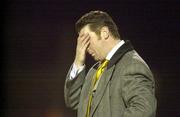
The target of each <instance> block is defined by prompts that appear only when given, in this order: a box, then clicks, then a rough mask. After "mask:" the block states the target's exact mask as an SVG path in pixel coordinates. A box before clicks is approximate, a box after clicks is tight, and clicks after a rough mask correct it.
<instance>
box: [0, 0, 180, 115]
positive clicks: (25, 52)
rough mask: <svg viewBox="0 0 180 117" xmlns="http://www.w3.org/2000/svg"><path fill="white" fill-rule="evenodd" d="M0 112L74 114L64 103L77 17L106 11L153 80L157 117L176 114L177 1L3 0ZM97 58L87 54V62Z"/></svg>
mask: <svg viewBox="0 0 180 117" xmlns="http://www.w3.org/2000/svg"><path fill="white" fill-rule="evenodd" d="M1 6H2V7H1V8H2V11H3V12H2V16H3V21H2V28H3V33H2V36H3V40H2V43H1V47H2V50H3V51H2V52H3V54H2V55H3V56H2V57H1V62H2V74H1V75H2V76H3V77H2V82H1V89H2V90H1V91H2V97H1V102H2V104H1V115H2V117H75V116H76V112H74V111H72V110H71V109H69V108H66V106H65V104H64V94H63V93H64V81H65V76H66V73H67V71H68V69H69V67H70V65H71V64H72V62H73V60H74V55H75V48H76V38H77V34H76V32H75V30H74V24H75V22H76V21H77V20H78V19H79V18H80V16H82V15H84V14H85V13H87V12H89V11H90V10H103V11H106V12H108V13H109V14H110V15H111V16H112V18H113V19H114V21H115V22H116V24H117V25H118V27H119V32H120V34H121V37H122V39H126V40H131V42H132V44H133V45H134V47H135V49H136V50H137V51H138V52H139V54H140V55H141V56H142V57H143V58H144V60H145V61H146V62H147V63H148V65H149V66H150V68H151V69H152V71H153V73H154V76H155V80H156V97H157V100H158V109H157V117H180V82H179V81H180V80H179V79H180V77H179V76H180V75H179V73H180V71H179V68H180V66H179V65H180V59H179V53H180V47H179V46H180V45H179V39H180V31H179V27H180V2H179V1H178V0H177V1H175V0H164V1H163V0H151V1H148V0H139V1H137V0H136V1H135V0H134V1H133V0H119V1H115V0H106V1H105V0H87V1H83V0H6V1H5V0H4V1H3V4H1ZM94 62H95V61H94V60H92V58H90V57H89V56H88V59H87V61H86V63H87V67H88V68H89V67H90V66H91V65H92V64H93V63H94Z"/></svg>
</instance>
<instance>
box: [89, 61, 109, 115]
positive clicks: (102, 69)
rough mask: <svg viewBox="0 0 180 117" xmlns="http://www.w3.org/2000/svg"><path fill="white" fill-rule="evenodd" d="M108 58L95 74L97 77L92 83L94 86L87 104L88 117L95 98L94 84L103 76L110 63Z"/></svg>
mask: <svg viewBox="0 0 180 117" xmlns="http://www.w3.org/2000/svg"><path fill="white" fill-rule="evenodd" d="M108 62H109V61H108V60H105V61H104V62H103V63H102V64H101V65H100V66H99V67H98V69H97V71H96V74H95V78H94V79H93V83H92V86H91V88H92V89H90V96H89V101H88V106H87V111H86V117H89V116H90V110H91V103H92V99H93V95H92V93H93V89H94V86H95V85H96V83H97V81H98V80H99V78H100V77H101V75H102V73H103V71H104V69H105V67H106V66H107V64H108Z"/></svg>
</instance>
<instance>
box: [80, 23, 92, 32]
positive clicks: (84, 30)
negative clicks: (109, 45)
mask: <svg viewBox="0 0 180 117" xmlns="http://www.w3.org/2000/svg"><path fill="white" fill-rule="evenodd" d="M89 32H92V31H90V27H89V25H85V26H84V27H83V28H82V29H81V30H80V32H79V34H83V33H89Z"/></svg>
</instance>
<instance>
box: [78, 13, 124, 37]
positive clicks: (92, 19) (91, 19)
mask: <svg viewBox="0 0 180 117" xmlns="http://www.w3.org/2000/svg"><path fill="white" fill-rule="evenodd" d="M87 24H89V26H90V30H91V31H93V32H95V33H96V34H97V35H100V29H101V28H102V27H103V26H107V27H108V28H109V30H110V32H111V34H112V35H113V36H114V37H115V38H120V35H119V32H118V28H117V26H116V24H115V23H114V21H113V20H112V18H111V17H110V16H109V15H108V14H107V13H106V12H103V11H90V12H89V13H86V14H85V15H83V16H82V17H81V18H80V19H79V20H78V21H77V22H76V25H75V28H76V31H77V32H78V33H79V32H80V30H81V29H82V28H83V27H84V26H85V25H87Z"/></svg>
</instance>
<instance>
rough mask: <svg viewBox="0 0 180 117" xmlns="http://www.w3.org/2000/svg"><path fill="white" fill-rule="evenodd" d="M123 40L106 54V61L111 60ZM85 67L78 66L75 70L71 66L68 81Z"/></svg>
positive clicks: (74, 67) (74, 66)
mask: <svg viewBox="0 0 180 117" xmlns="http://www.w3.org/2000/svg"><path fill="white" fill-rule="evenodd" d="M124 43H125V42H124V40H121V41H120V42H119V43H118V44H116V45H115V46H114V47H113V48H112V50H111V51H110V52H109V53H108V55H107V56H106V60H110V59H111V58H112V56H113V55H114V54H115V52H116V51H117V50H118V49H119V48H120V47H121V46H122V45H123V44H124ZM84 67H85V65H83V66H80V67H79V68H77V66H76V65H75V64H73V67H72V69H71V73H70V79H73V78H75V77H76V76H77V75H78V74H79V73H80V72H81V71H82V70H83V69H84Z"/></svg>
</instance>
